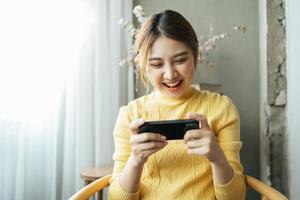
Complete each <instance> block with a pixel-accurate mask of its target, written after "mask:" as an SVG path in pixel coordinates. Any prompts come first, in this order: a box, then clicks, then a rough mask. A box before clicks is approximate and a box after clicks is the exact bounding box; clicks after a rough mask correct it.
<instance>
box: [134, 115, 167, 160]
mask: <svg viewBox="0 0 300 200" xmlns="http://www.w3.org/2000/svg"><path fill="white" fill-rule="evenodd" d="M142 124H144V120H143V119H137V120H134V121H132V122H131V123H130V131H131V138H130V144H131V149H132V152H131V159H133V160H134V161H135V162H136V164H138V165H143V164H144V163H145V162H146V161H147V159H148V157H149V156H150V155H152V154H154V153H155V152H157V151H159V150H161V149H162V148H164V147H165V146H166V145H167V144H168V142H167V140H166V137H165V136H163V135H160V134H157V133H138V128H139V127H140V126H141V125H142Z"/></svg>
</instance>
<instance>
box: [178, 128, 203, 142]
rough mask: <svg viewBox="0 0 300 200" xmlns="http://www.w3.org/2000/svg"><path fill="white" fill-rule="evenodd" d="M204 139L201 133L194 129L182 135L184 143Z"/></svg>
mask: <svg viewBox="0 0 300 200" xmlns="http://www.w3.org/2000/svg"><path fill="white" fill-rule="evenodd" d="M202 137H204V134H203V131H201V130H200V129H194V130H189V131H187V132H186V133H185V134H184V137H183V140H184V141H185V142H187V141H189V140H195V139H200V138H202Z"/></svg>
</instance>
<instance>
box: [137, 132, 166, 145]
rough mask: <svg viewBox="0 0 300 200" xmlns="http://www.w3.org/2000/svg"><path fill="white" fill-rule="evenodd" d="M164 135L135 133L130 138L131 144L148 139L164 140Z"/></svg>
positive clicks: (147, 140) (148, 140)
mask: <svg viewBox="0 0 300 200" xmlns="http://www.w3.org/2000/svg"><path fill="white" fill-rule="evenodd" d="M166 139H167V138H166V136H163V135H160V134H157V133H140V134H136V135H134V136H133V137H132V138H131V143H132V144H138V143H145V142H150V141H158V142H159V141H160V142H162V141H166Z"/></svg>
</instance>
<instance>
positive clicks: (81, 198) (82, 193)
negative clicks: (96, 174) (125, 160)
mask: <svg viewBox="0 0 300 200" xmlns="http://www.w3.org/2000/svg"><path fill="white" fill-rule="evenodd" d="M110 178H111V174H109V175H106V176H104V177H102V178H99V179H97V180H95V181H94V182H92V183H90V184H89V185H87V186H85V187H83V188H82V189H81V190H79V191H78V192H77V193H76V194H74V195H73V196H72V197H71V198H70V199H69V200H86V199H88V198H89V197H91V196H92V195H94V194H95V193H96V192H98V191H101V190H103V189H104V188H105V187H107V186H108V185H109V180H110Z"/></svg>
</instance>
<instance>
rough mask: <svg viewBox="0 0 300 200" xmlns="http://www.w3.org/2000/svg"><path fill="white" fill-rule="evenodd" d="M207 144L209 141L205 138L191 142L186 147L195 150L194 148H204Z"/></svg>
mask: <svg viewBox="0 0 300 200" xmlns="http://www.w3.org/2000/svg"><path fill="white" fill-rule="evenodd" d="M207 142H208V141H207V139H206V138H203V139H198V140H189V141H187V142H186V143H185V145H186V147H187V148H188V149H193V148H199V147H203V146H205V145H206V144H207Z"/></svg>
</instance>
